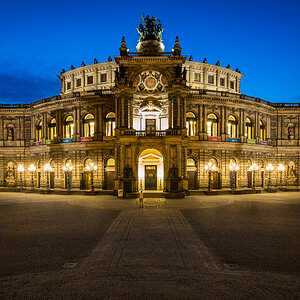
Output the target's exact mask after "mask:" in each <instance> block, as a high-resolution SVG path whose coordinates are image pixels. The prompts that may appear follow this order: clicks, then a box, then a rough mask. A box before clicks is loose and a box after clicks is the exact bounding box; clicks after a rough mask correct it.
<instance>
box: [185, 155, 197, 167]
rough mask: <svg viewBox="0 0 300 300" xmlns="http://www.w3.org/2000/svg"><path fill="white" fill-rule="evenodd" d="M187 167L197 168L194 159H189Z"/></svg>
mask: <svg viewBox="0 0 300 300" xmlns="http://www.w3.org/2000/svg"><path fill="white" fill-rule="evenodd" d="M186 165H187V167H196V162H195V160H194V159H193V158H192V157H189V158H188V159H187V160H186Z"/></svg>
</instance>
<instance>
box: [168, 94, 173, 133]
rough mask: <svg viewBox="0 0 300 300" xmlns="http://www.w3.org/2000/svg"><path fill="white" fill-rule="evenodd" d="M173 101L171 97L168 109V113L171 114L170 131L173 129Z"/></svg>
mask: <svg viewBox="0 0 300 300" xmlns="http://www.w3.org/2000/svg"><path fill="white" fill-rule="evenodd" d="M172 104H173V103H172V99H171V98H170V95H169V107H168V113H169V129H171V128H173V105H172Z"/></svg>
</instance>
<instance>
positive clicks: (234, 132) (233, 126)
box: [227, 115, 238, 138]
mask: <svg viewBox="0 0 300 300" xmlns="http://www.w3.org/2000/svg"><path fill="white" fill-rule="evenodd" d="M237 124H238V122H237V120H236V117H235V116H233V115H230V116H229V118H228V123H227V133H228V135H229V137H230V138H237V137H238V126H237Z"/></svg>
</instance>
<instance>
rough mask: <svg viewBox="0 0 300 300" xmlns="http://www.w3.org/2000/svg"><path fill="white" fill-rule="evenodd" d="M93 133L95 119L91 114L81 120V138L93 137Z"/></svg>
mask: <svg viewBox="0 0 300 300" xmlns="http://www.w3.org/2000/svg"><path fill="white" fill-rule="evenodd" d="M94 133H95V117H94V116H93V115H92V114H87V115H86V116H85V117H84V118H83V136H84V137H93V136H94Z"/></svg>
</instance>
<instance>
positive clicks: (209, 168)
mask: <svg viewBox="0 0 300 300" xmlns="http://www.w3.org/2000/svg"><path fill="white" fill-rule="evenodd" d="M204 169H205V170H206V171H208V191H211V172H213V171H216V170H217V167H216V166H215V165H214V164H213V163H212V162H209V163H208V164H207V165H205V166H204Z"/></svg>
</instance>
